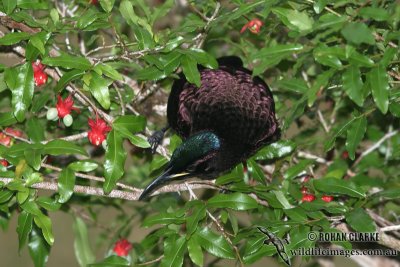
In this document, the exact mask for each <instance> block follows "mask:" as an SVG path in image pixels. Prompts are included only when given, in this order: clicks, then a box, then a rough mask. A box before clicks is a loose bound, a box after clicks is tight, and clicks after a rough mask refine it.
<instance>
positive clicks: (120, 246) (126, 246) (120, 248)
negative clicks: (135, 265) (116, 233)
mask: <svg viewBox="0 0 400 267" xmlns="http://www.w3.org/2000/svg"><path fill="white" fill-rule="evenodd" d="M131 249H132V244H131V243H130V242H129V241H128V240H126V239H125V238H121V239H120V240H118V241H117V242H116V243H115V245H114V248H113V252H114V253H115V254H117V255H118V256H120V257H126V256H128V255H129V251H130V250H131Z"/></svg>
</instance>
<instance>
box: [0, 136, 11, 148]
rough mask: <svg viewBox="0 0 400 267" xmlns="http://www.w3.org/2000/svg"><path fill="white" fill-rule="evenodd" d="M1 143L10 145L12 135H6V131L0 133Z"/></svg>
mask: <svg viewBox="0 0 400 267" xmlns="http://www.w3.org/2000/svg"><path fill="white" fill-rule="evenodd" d="M0 145H3V146H10V145H11V137H10V136H8V135H5V134H4V133H0Z"/></svg>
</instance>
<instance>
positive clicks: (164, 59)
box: [157, 51, 182, 74]
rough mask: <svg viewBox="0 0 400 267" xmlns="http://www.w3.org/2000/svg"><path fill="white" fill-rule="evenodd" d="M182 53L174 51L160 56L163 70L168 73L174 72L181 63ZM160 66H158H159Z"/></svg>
mask: <svg viewBox="0 0 400 267" xmlns="http://www.w3.org/2000/svg"><path fill="white" fill-rule="evenodd" d="M181 58H182V54H181V53H178V52H176V51H172V52H171V53H168V54H167V55H165V56H161V57H159V60H160V63H161V68H160V69H161V70H163V71H164V72H165V73H166V74H170V73H172V72H174V71H175V70H176V69H177V68H178V67H179V65H180V64H181ZM157 67H158V66H157Z"/></svg>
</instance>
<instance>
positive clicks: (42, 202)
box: [36, 197, 61, 211]
mask: <svg viewBox="0 0 400 267" xmlns="http://www.w3.org/2000/svg"><path fill="white" fill-rule="evenodd" d="M36 203H37V204H38V205H39V206H40V207H42V208H44V209H46V210H48V211H57V210H59V209H60V207H61V204H60V203H59V202H58V201H57V200H56V199H53V198H50V197H38V198H37V199H36Z"/></svg>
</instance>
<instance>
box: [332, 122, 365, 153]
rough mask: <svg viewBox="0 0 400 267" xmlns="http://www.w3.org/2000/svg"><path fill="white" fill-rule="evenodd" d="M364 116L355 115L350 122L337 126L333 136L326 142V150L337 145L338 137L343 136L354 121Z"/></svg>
mask: <svg viewBox="0 0 400 267" xmlns="http://www.w3.org/2000/svg"><path fill="white" fill-rule="evenodd" d="M363 116H364V115H360V116H357V117H353V118H352V119H351V120H349V121H348V122H346V123H344V124H342V125H340V127H337V128H336V129H334V131H333V134H332V137H331V138H330V139H329V140H328V141H327V142H326V143H325V151H329V150H331V149H332V148H333V146H334V145H335V141H336V138H338V137H339V136H341V135H342V134H343V133H344V132H345V131H346V130H347V129H348V128H349V127H350V125H351V124H352V123H353V121H355V120H357V119H358V118H360V117H363Z"/></svg>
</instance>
